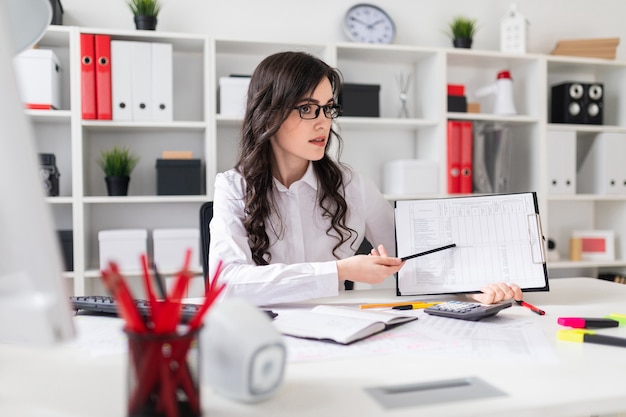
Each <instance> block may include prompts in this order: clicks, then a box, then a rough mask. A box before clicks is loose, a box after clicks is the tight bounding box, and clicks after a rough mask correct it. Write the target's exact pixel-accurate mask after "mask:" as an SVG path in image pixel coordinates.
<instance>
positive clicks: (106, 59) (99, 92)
mask: <svg viewBox="0 0 626 417" xmlns="http://www.w3.org/2000/svg"><path fill="white" fill-rule="evenodd" d="M95 57H96V61H95V65H96V118H97V119H99V120H111V119H112V112H111V36H110V35H95Z"/></svg>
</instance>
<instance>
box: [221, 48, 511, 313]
mask: <svg viewBox="0 0 626 417" xmlns="http://www.w3.org/2000/svg"><path fill="white" fill-rule="evenodd" d="M340 85H341V77H340V74H339V72H338V71H336V70H335V69H333V68H331V67H329V66H328V65H327V64H326V63H324V62H323V61H321V60H319V59H318V58H316V57H313V56H311V55H308V54H305V53H300V52H283V53H277V54H274V55H271V56H269V57H267V58H266V59H264V60H263V61H262V62H261V63H260V64H259V66H258V67H257V68H256V70H255V71H254V74H253V75H252V78H251V80H250V86H249V90H248V102H247V108H246V113H245V116H244V120H243V129H242V135H241V140H240V146H239V155H238V160H237V163H236V165H235V168H234V169H231V170H229V171H227V172H224V173H220V174H218V175H217V177H216V179H215V195H214V202H213V204H214V206H213V210H214V214H213V219H212V221H211V225H210V228H211V244H210V249H209V265H210V269H211V271H214V270H215V268H216V266H217V263H218V261H219V260H221V261H222V262H223V264H222V269H221V273H220V282H226V283H227V285H226V289H225V296H227V297H228V296H240V297H244V298H246V299H248V300H250V301H251V302H253V303H255V304H257V305H263V304H274V303H283V302H295V301H301V300H306V299H311V298H319V297H330V296H335V295H337V294H338V291H339V289H340V288H341V287H342V283H343V281H344V280H351V281H356V282H362V283H367V284H379V283H381V282H383V280H384V279H385V278H386V277H389V276H390V275H392V274H394V273H396V272H397V271H398V270H399V269H400V268H402V266H403V265H404V262H402V261H401V260H400V259H399V258H396V257H395V256H394V255H395V254H394V253H392V250H393V249H394V248H395V242H394V239H395V232H394V217H393V216H394V214H393V208H392V207H391V205H390V204H389V202H388V201H386V200H385V198H384V197H383V196H382V194H381V193H380V191H379V190H378V189H377V188H376V186H375V185H374V184H373V182H371V181H370V180H369V179H367V178H365V177H363V176H361V175H359V174H358V173H356V172H354V171H352V170H351V169H350V168H349V167H347V166H345V165H343V164H341V163H340V162H338V161H339V155H337V159H333V158H331V157H330V156H329V154H328V152H329V149H330V148H332V146H331V144H332V142H333V141H334V140H336V141H337V142H339V143H338V144H337V145H338V146H337V149H338V150H339V151H340V150H341V138H340V137H339V135H338V134H337V133H336V132H335V131H334V130H333V119H335V118H336V117H337V116H338V114H339V106H338V105H337V96H338V89H339V87H340ZM363 238H367V239H368V241H369V242H373V243H376V244H377V247H376V248H374V249H372V251H371V253H370V254H369V255H355V251H356V249H357V248H358V247H359V244H360V243H361V241H362V240H363ZM473 297H474V298H475V299H476V300H477V301H480V302H484V303H494V302H498V301H501V300H503V299H507V298H516V299H521V298H522V294H521V290H520V289H519V287H518V286H517V285H509V284H504V283H498V284H493V285H490V286H487V287H486V288H484V289H483V293H482V294H476V295H474V296H473Z"/></svg>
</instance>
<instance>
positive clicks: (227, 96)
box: [219, 77, 250, 117]
mask: <svg viewBox="0 0 626 417" xmlns="http://www.w3.org/2000/svg"><path fill="white" fill-rule="evenodd" d="M219 82H220V86H219V91H220V94H219V96H220V100H219V104H220V109H219V113H220V114H221V115H222V116H231V117H243V116H244V114H245V112H246V100H247V96H248V85H249V84H250V77H220V81H219Z"/></svg>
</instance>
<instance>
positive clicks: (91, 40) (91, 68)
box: [80, 33, 96, 120]
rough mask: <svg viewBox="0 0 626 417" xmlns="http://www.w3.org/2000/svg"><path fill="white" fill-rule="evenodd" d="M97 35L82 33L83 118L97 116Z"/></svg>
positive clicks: (81, 78) (81, 85)
mask: <svg viewBox="0 0 626 417" xmlns="http://www.w3.org/2000/svg"><path fill="white" fill-rule="evenodd" d="M94 49H95V36H94V35H93V34H90V33H81V34H80V81H81V82H80V87H81V94H80V99H81V114H82V117H83V119H86V120H89V119H95V118H96V67H95V59H94V52H95V51H94Z"/></svg>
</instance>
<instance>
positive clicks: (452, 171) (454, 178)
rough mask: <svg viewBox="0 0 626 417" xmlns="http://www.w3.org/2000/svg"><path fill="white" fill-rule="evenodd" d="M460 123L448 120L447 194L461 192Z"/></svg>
mask: <svg viewBox="0 0 626 417" xmlns="http://www.w3.org/2000/svg"><path fill="white" fill-rule="evenodd" d="M459 123H460V122H457V121H454V120H448V176H447V177H448V194H457V193H460V192H461V128H460V125H459Z"/></svg>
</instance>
